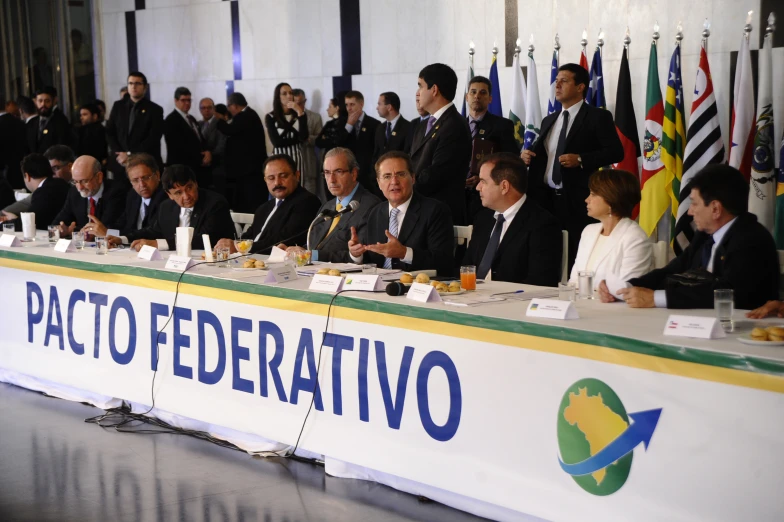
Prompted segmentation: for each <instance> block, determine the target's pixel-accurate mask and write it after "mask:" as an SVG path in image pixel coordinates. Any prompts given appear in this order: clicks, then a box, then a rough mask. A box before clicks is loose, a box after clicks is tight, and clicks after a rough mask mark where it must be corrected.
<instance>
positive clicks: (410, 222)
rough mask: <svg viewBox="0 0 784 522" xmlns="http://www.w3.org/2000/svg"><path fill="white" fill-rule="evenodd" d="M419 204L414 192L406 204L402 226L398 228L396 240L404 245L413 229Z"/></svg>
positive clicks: (417, 217)
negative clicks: (409, 201)
mask: <svg viewBox="0 0 784 522" xmlns="http://www.w3.org/2000/svg"><path fill="white" fill-rule="evenodd" d="M421 206H422V203H421V201H420V199H419V197H418V196H417V195H416V193H415V194H414V196H413V197H412V198H411V203H409V204H408V210H406V216H405V218H404V219H403V226H402V227H401V228H400V231H399V232H398V234H397V239H398V241H400V242H401V243H403V244H404V245H405V244H406V241H407V240H408V237H409V236H410V235H411V232H412V231H413V230H414V227H416V224H417V220H418V219H419V211H420V208H421ZM387 208H388V207H387Z"/></svg>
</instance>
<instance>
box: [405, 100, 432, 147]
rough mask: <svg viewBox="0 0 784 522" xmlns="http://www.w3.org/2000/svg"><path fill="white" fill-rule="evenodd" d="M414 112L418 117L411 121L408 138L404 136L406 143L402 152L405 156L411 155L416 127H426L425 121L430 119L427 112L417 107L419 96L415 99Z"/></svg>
mask: <svg viewBox="0 0 784 522" xmlns="http://www.w3.org/2000/svg"><path fill="white" fill-rule="evenodd" d="M416 110H417V113H418V114H419V116H418V117H416V118H414V119H413V120H411V122H410V123H411V126H410V127H409V129H408V136H406V143H405V144H404V145H403V152H405V153H406V154H411V146H412V145H413V143H414V134H416V130H417V127H419V126H420V125H427V120H428V118H429V117H430V115H429V114H428V113H427V111H426V110H425V109H423V108H422V107H420V106H419V95H417V97H416Z"/></svg>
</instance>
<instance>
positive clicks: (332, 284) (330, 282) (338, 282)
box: [308, 274, 343, 294]
mask: <svg viewBox="0 0 784 522" xmlns="http://www.w3.org/2000/svg"><path fill="white" fill-rule="evenodd" d="M342 287H343V276H331V275H318V274H316V275H314V276H313V279H311V280H310V286H309V287H308V289H309V290H318V291H319V292H330V293H332V294H336V293H338V292H340V289H341V288H342Z"/></svg>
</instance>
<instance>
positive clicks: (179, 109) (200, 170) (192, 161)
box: [163, 87, 212, 188]
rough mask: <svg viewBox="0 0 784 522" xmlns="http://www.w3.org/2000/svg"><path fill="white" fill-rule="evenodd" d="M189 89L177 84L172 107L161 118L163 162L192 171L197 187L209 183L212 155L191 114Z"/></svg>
mask: <svg viewBox="0 0 784 522" xmlns="http://www.w3.org/2000/svg"><path fill="white" fill-rule="evenodd" d="M191 102H192V98H191V91H190V90H188V88H187V87H177V89H175V91H174V110H173V111H171V113H169V115H168V116H166V119H165V120H163V137H164V138H165V139H166V164H167V165H185V166H186V167H189V168H190V169H191V170H192V171H193V172H194V173H195V174H196V180H197V181H198V183H199V186H200V187H202V188H208V187H210V186H212V176H210V171H209V165H210V164H211V163H212V154H211V153H210V151H209V150H207V149H206V148H205V142H204V136H202V133H201V129H200V128H199V124H198V122H197V121H196V118H194V117H193V116H191V115H190V114H189V113H188V111H190V110H191Z"/></svg>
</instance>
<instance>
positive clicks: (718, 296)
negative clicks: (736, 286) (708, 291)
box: [713, 289, 735, 332]
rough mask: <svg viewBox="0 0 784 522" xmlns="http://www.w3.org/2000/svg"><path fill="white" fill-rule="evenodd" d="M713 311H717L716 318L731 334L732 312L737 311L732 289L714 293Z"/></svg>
mask: <svg viewBox="0 0 784 522" xmlns="http://www.w3.org/2000/svg"><path fill="white" fill-rule="evenodd" d="M713 309H714V310H715V311H716V318H717V319H718V320H719V323H720V324H721V327H722V328H723V329H724V331H725V332H731V331H732V330H733V327H734V325H733V324H732V312H734V311H735V295H734V292H733V291H732V290H730V289H722V290H714V291H713Z"/></svg>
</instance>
